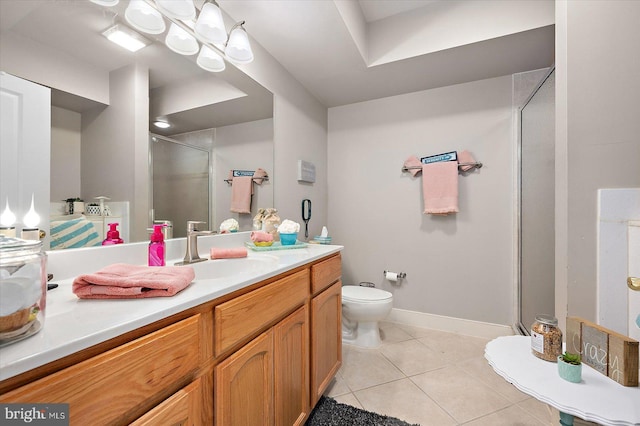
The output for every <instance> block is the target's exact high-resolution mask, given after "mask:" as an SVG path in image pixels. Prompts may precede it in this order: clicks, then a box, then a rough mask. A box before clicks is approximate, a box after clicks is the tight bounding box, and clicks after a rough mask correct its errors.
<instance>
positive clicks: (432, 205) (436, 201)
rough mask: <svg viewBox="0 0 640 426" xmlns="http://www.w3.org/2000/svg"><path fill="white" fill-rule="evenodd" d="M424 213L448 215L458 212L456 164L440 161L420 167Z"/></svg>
mask: <svg viewBox="0 0 640 426" xmlns="http://www.w3.org/2000/svg"><path fill="white" fill-rule="evenodd" d="M422 194H423V196H424V212H425V213H427V214H448V213H457V212H458V163H457V162H455V161H441V162H438V163H430V164H424V165H423V166H422Z"/></svg>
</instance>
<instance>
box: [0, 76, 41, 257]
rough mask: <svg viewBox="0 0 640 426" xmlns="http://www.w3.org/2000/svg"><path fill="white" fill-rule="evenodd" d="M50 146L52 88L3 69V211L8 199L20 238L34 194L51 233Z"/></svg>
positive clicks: (0, 168)
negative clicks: (23, 221)
mask: <svg viewBox="0 0 640 426" xmlns="http://www.w3.org/2000/svg"><path fill="white" fill-rule="evenodd" d="M50 147H51V89H49V88H48V87H43V86H40V85H38V84H35V83H32V82H30V81H27V80H23V79H21V78H18V77H15V76H13V75H10V74H7V73H5V72H0V213H1V212H2V211H4V209H5V206H6V203H7V200H8V201H9V207H10V209H11V210H12V211H13V213H14V214H15V215H16V224H15V227H16V233H17V236H18V237H20V231H21V229H22V226H23V224H22V219H23V218H24V215H25V214H26V213H27V211H28V210H29V208H30V206H31V195H32V194H33V197H34V201H35V210H36V213H38V214H39V215H40V223H39V225H38V227H39V228H40V229H42V230H44V231H45V232H46V233H47V235H48V234H49V208H50V200H49V191H50V188H49V186H50V175H49V170H50V158H51V155H50V151H51V148H50ZM48 241H49V240H48V239H46V240H45V249H48V246H49V244H48Z"/></svg>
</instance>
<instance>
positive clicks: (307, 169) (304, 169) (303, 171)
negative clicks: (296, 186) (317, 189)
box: [298, 160, 316, 183]
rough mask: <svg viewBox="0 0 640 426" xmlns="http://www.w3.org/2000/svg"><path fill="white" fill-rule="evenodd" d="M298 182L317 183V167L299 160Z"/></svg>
mask: <svg viewBox="0 0 640 426" xmlns="http://www.w3.org/2000/svg"><path fill="white" fill-rule="evenodd" d="M298 181H299V182H309V183H314V182H315V181H316V165H315V164H313V163H310V162H308V161H304V160H298Z"/></svg>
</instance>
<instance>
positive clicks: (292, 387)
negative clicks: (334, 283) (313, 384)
mask: <svg viewBox="0 0 640 426" xmlns="http://www.w3.org/2000/svg"><path fill="white" fill-rule="evenodd" d="M273 337H274V349H273V358H274V374H275V391H274V392H275V420H276V425H278V426H280V425H282V426H291V425H302V424H303V423H304V420H305V418H306V417H307V414H308V413H309V321H308V308H307V305H304V306H303V307H301V308H300V309H298V310H297V311H295V312H294V313H292V314H291V315H289V316H288V317H287V318H285V319H284V320H282V321H281V322H280V323H278V325H276V326H275V327H274V330H273Z"/></svg>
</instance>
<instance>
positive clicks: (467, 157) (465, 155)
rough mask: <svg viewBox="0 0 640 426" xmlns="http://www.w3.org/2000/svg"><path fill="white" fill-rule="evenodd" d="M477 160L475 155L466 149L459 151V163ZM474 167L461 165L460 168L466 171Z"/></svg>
mask: <svg viewBox="0 0 640 426" xmlns="http://www.w3.org/2000/svg"><path fill="white" fill-rule="evenodd" d="M475 162H476V160H475V158H473V155H471V153H470V152H469V151H467V150H466V149H465V150H464V151H460V152H458V163H475ZM471 169H473V166H460V170H462V171H463V172H466V171H467V170H471Z"/></svg>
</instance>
